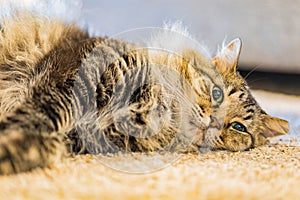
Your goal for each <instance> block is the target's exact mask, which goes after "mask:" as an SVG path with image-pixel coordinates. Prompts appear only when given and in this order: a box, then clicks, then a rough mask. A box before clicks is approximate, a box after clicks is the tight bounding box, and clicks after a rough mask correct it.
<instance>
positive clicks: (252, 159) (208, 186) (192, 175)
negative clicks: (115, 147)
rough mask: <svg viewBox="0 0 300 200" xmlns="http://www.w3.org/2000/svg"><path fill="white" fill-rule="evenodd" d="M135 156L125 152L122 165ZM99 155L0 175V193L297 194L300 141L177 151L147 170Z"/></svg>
mask: <svg viewBox="0 0 300 200" xmlns="http://www.w3.org/2000/svg"><path fill="white" fill-rule="evenodd" d="M156 156H157V155H151V156H150V157H153V158H154V159H155V157H156ZM137 157H138V156H137V155H135V156H131V158H130V156H127V158H126V161H128V163H127V165H130V160H133V163H136V159H137ZM140 157H143V155H140ZM99 159H100V160H101V157H96V156H95V157H93V156H89V155H87V156H78V157H76V158H74V159H69V160H67V161H66V162H65V163H64V164H59V165H56V166H54V167H53V168H51V169H46V170H35V171H33V172H30V173H24V174H20V175H16V176H8V177H1V178H0V188H1V192H0V199H297V198H298V199H299V198H300V190H299V185H300V147H292V146H284V145H271V146H264V147H262V148H258V149H255V150H251V151H249V152H237V153H231V152H208V153H206V154H199V155H193V154H187V155H181V157H180V159H179V160H178V161H177V162H175V163H173V164H172V165H171V166H169V167H166V168H165V169H162V170H160V171H157V172H153V173H148V174H128V173H124V172H120V171H116V170H113V169H111V168H108V167H105V166H104V165H103V164H100V162H99ZM114 159H115V161H116V162H117V161H118V160H119V159H121V160H124V157H119V156H115V157H114ZM112 162H113V161H112ZM132 167H134V164H133V166H132Z"/></svg>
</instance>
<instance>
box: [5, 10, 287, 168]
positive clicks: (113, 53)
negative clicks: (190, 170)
mask: <svg viewBox="0 0 300 200" xmlns="http://www.w3.org/2000/svg"><path fill="white" fill-rule="evenodd" d="M1 26H2V29H1V34H0V116H1V117H0V120H1V122H0V174H11V173H17V172H22V171H27V170H30V169H33V168H36V167H45V166H49V165H50V164H51V163H53V162H55V161H57V160H60V159H61V158H62V157H64V156H66V155H69V154H70V153H84V152H90V153H107V152H116V151H126V152H127V151H146V152H147V151H156V150H176V151H177V150H179V151H181V150H182V149H185V148H187V147H191V148H192V149H199V148H201V147H209V148H211V149H227V150H231V151H242V150H247V149H250V148H254V147H257V146H259V145H262V144H264V143H265V142H266V138H267V137H272V136H276V135H281V134H286V133H287V132H288V123H287V122H286V121H284V120H281V119H278V118H275V117H271V116H269V115H267V114H266V113H265V112H264V111H263V110H262V109H261V108H260V107H259V105H258V104H257V103H256V101H255V100H254V99H253V97H252V96H251V93H250V91H249V88H248V87H247V84H246V82H245V80H244V79H243V78H242V77H241V76H240V75H239V74H238V72H237V71H236V65H237V60H238V57H239V52H240V43H239V41H237V40H235V41H234V42H232V43H230V44H229V45H228V46H227V47H224V48H223V50H222V51H221V52H220V53H219V54H218V55H217V56H216V57H214V58H213V59H207V58H205V57H204V56H202V55H201V54H200V53H199V52H196V51H195V50H192V49H183V50H182V55H173V56H170V54H168V53H165V52H150V51H147V50H145V49H139V47H138V46H136V45H134V44H130V43H126V42H123V41H119V40H113V39H110V38H92V37H90V36H89V35H88V34H87V33H86V32H85V31H83V30H81V29H79V28H78V27H76V26H75V25H66V24H63V23H62V22H60V21H56V20H49V19H45V18H41V17H36V16H31V15H28V14H22V15H21V14H18V15H16V16H15V17H12V18H9V19H6V20H4V21H3V22H2V24H1ZM154 65H157V66H158V69H157V70H158V72H159V74H160V75H159V76H158V75H157V74H156V75H155V73H154V72H155V70H156V68H155V67H154ZM149 66H150V67H149ZM151 66H152V67H151ZM161 66H162V67H161ZM164 66H165V67H164ZM149 77H150V78H149ZM161 77H164V78H161ZM168 77H171V78H170V80H169V79H168ZM151 78H153V80H157V79H164V80H167V81H169V82H170V83H171V85H173V87H169V88H168V87H165V86H164V85H163V84H157V83H156V82H151V83H150V84H145V83H147V81H149V80H150V79H151ZM137 84H141V87H137V92H136V93H135V91H130V90H132V88H135V85H137ZM144 86H145V87H144ZM215 87H217V88H219V89H220V91H221V92H222V94H223V98H222V100H221V101H220V102H217V101H215V100H214V99H213V98H212V92H211V91H212V88H215ZM116 88H120V89H119V90H116ZM174 88H175V89H174ZM173 89H174V90H173ZM128 91H130V92H132V94H134V95H131V96H128V94H127V92H128ZM114 92H119V93H116V94H117V95H115V96H114ZM123 102H125V103H123ZM122 103H123V104H124V105H123V104H122ZM126 106H127V107H126ZM180 109H181V111H182V113H181V114H178V113H180ZM223 115H225V117H224V119H223V118H222V116H223ZM220 116H221V117H220ZM163 120H165V121H163ZM223 120H224V123H222V121H223ZM162 121H163V122H164V123H161V122H162ZM236 122H238V123H240V124H243V126H244V127H245V128H246V129H244V130H242V131H241V130H240V131H239V130H236V128H233V124H234V123H236ZM153 123H154V124H153ZM153 133H155V134H153ZM95 141H96V143H95ZM191 143H192V145H189V144H191ZM112 146H114V148H113V147H112Z"/></svg>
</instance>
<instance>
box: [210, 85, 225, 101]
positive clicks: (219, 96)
mask: <svg viewBox="0 0 300 200" xmlns="http://www.w3.org/2000/svg"><path fill="white" fill-rule="evenodd" d="M212 98H213V99H214V100H215V101H216V102H218V103H222V101H223V92H222V90H221V89H220V88H219V87H217V86H214V87H213V89H212Z"/></svg>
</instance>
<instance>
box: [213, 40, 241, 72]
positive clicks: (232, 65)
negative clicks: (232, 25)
mask: <svg viewBox="0 0 300 200" xmlns="http://www.w3.org/2000/svg"><path fill="white" fill-rule="evenodd" d="M241 48H242V41H241V39H240V38H236V39H234V40H232V41H231V42H230V43H229V44H228V45H227V46H223V47H222V49H221V50H220V51H219V53H218V54H217V55H216V56H215V57H214V58H213V60H212V62H213V64H214V65H215V66H216V67H217V69H218V70H219V72H220V73H233V72H236V66H237V63H238V60H239V57H240V52H241Z"/></svg>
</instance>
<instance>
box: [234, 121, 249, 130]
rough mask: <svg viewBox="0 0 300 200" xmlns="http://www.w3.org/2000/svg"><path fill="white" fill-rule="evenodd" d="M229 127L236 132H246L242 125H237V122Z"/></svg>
mask: <svg viewBox="0 0 300 200" xmlns="http://www.w3.org/2000/svg"><path fill="white" fill-rule="evenodd" d="M231 127H232V128H233V129H235V130H237V131H240V132H246V127H245V126H244V125H243V124H241V123H239V122H233V123H232V124H231Z"/></svg>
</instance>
